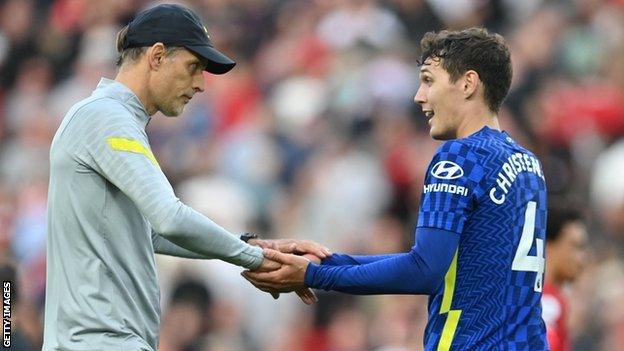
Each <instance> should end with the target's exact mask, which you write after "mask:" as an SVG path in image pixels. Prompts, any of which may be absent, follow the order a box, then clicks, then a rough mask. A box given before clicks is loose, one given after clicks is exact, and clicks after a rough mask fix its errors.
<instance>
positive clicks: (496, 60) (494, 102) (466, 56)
mask: <svg viewBox="0 0 624 351" xmlns="http://www.w3.org/2000/svg"><path fill="white" fill-rule="evenodd" d="M420 49H421V58H420V62H419V65H422V64H423V63H424V62H425V60H427V59H433V60H441V64H442V68H444V70H445V71H447V72H448V73H449V75H450V78H451V82H455V81H457V79H459V77H460V76H461V75H462V74H464V73H465V72H467V71H468V70H474V71H475V72H477V73H478V74H479V78H480V79H481V81H482V82H483V85H484V87H485V101H486V103H487V105H488V107H489V108H490V110H492V111H493V112H498V110H499V109H500V106H501V104H502V102H503V99H504V98H505V96H507V93H508V92H509V86H510V85H511V76H512V69H511V57H510V56H511V55H510V53H509V48H508V47H507V44H506V43H505V40H504V39H503V37H502V36H501V35H499V34H496V33H489V32H488V31H487V29H485V28H476V27H475V28H469V29H464V30H461V31H448V30H443V31H440V32H437V33H436V32H428V33H426V34H425V35H424V37H423V39H422V40H421V41H420Z"/></svg>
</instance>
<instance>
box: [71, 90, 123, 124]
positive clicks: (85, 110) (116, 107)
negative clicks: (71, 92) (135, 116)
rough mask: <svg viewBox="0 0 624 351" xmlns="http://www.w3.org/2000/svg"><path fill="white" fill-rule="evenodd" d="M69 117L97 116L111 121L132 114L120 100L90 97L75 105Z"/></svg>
mask: <svg viewBox="0 0 624 351" xmlns="http://www.w3.org/2000/svg"><path fill="white" fill-rule="evenodd" d="M67 115H68V116H69V115H89V116H93V115H97V117H98V119H103V120H111V119H115V118H120V117H127V116H131V115H132V113H131V112H130V111H129V110H128V109H127V108H126V107H125V106H124V105H123V103H122V102H121V101H119V100H116V99H114V98H112V97H109V96H89V97H87V98H85V99H83V100H81V101H79V102H77V103H76V104H74V105H73V106H72V107H71V108H70V110H69V112H68V114H67Z"/></svg>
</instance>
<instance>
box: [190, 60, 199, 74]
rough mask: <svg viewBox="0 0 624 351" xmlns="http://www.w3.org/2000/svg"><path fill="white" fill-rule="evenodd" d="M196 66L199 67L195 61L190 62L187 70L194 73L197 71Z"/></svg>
mask: <svg viewBox="0 0 624 351" xmlns="http://www.w3.org/2000/svg"><path fill="white" fill-rule="evenodd" d="M197 67H199V65H198V64H197V63H196V62H194V63H191V64H190V65H189V71H191V73H195V72H196V71H197Z"/></svg>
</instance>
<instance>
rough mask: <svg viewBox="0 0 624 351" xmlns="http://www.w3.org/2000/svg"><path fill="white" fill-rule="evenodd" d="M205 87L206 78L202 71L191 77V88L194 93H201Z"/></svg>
mask: <svg viewBox="0 0 624 351" xmlns="http://www.w3.org/2000/svg"><path fill="white" fill-rule="evenodd" d="M205 88H206V79H205V78H204V72H200V73H199V74H196V75H195V77H194V78H193V90H195V92H196V93H201V92H203V91H204V89H205Z"/></svg>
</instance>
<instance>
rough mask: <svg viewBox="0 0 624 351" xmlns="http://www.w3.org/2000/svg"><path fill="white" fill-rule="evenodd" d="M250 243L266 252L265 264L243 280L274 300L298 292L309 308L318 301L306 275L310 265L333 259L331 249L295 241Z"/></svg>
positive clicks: (245, 274)
mask: <svg viewBox="0 0 624 351" xmlns="http://www.w3.org/2000/svg"><path fill="white" fill-rule="evenodd" d="M248 243H249V244H251V245H255V246H259V247H261V248H262V249H263V253H264V260H263V261H262V264H261V265H260V266H259V267H258V268H256V269H255V270H253V271H251V270H246V271H244V272H242V273H241V275H242V276H243V278H245V279H247V281H249V282H250V283H251V284H252V285H253V286H255V287H256V288H258V289H260V290H262V291H264V292H267V293H270V294H271V295H272V296H273V298H274V299H277V298H278V297H279V294H280V293H288V292H292V291H294V292H295V293H296V294H297V295H298V296H299V298H300V299H301V301H303V302H304V303H305V304H308V305H311V304H313V303H315V302H317V301H318V299H317V298H316V295H315V294H314V292H313V291H312V290H311V289H310V288H308V287H306V286H305V273H306V270H307V269H308V265H309V264H310V262H314V263H316V264H319V263H320V262H321V260H322V259H324V258H326V257H328V256H331V254H332V253H331V252H330V251H329V249H328V248H326V247H325V246H323V245H320V244H318V243H315V242H314V241H310V240H295V239H277V240H261V239H251V240H249V241H248Z"/></svg>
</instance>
